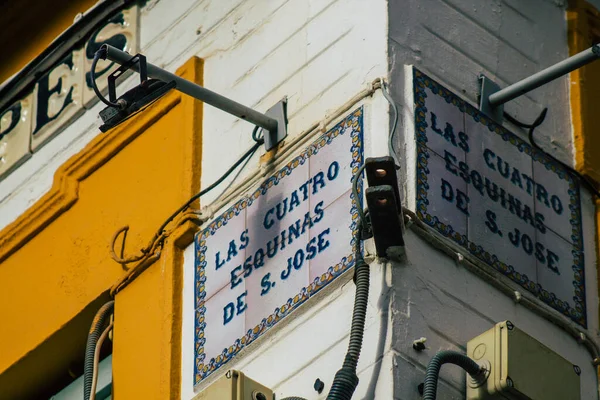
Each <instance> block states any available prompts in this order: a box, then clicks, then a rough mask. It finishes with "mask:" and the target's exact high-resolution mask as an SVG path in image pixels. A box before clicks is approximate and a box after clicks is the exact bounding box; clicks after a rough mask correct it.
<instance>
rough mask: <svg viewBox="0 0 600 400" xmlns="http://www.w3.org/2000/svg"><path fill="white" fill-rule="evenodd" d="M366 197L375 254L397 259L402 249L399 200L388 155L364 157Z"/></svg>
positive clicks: (396, 181)
mask: <svg viewBox="0 0 600 400" xmlns="http://www.w3.org/2000/svg"><path fill="white" fill-rule="evenodd" d="M365 170H366V172H367V181H368V183H369V187H368V188H367V190H366V191H365V192H366V197H367V205H368V207H369V216H370V219H371V229H372V231H373V236H374V238H375V247H376V249H377V255H378V256H379V257H385V258H390V259H395V260H397V259H399V258H400V256H401V255H402V253H403V249H404V239H403V237H402V234H403V222H402V203H401V199H400V191H399V189H398V178H397V175H396V165H395V163H394V159H393V158H392V157H389V156H388V157H375V158H367V160H366V162H365Z"/></svg>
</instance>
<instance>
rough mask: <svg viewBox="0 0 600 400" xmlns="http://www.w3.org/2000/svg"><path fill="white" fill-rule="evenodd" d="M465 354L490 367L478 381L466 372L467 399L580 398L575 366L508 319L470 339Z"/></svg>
mask: <svg viewBox="0 0 600 400" xmlns="http://www.w3.org/2000/svg"><path fill="white" fill-rule="evenodd" d="M467 355H468V356H469V357H471V358H473V359H474V360H475V361H477V362H478V363H480V364H484V365H486V367H487V368H489V370H490V375H489V378H488V379H487V380H486V381H485V382H483V383H481V384H478V383H477V382H475V381H474V380H473V379H472V378H470V377H469V375H468V374H467V400H500V399H508V400H581V392H580V382H579V380H580V379H579V373H580V370H579V367H577V366H574V365H573V364H571V363H570V362H569V361H567V360H565V359H564V358H562V357H561V356H559V355H558V354H556V353H555V352H554V351H552V350H550V349H549V348H548V347H546V346H544V345H543V344H541V343H540V342H539V341H537V340H536V339H534V338H532V337H531V336H529V335H528V334H527V333H525V332H523V331H522V330H520V329H519V328H517V327H516V326H514V325H513V324H512V323H511V322H510V321H504V322H500V323H498V324H496V325H495V326H494V327H493V328H492V329H490V330H489V331H487V332H485V333H483V334H481V335H479V336H477V337H476V338H474V339H472V340H470V341H469V342H468V343H467Z"/></svg>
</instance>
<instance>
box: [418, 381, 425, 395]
mask: <svg viewBox="0 0 600 400" xmlns="http://www.w3.org/2000/svg"><path fill="white" fill-rule="evenodd" d="M417 390H418V391H419V394H420V395H421V396H423V393H424V391H425V384H424V383H422V382H421V383H419V386H417Z"/></svg>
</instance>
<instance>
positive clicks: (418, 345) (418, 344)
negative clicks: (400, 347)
mask: <svg viewBox="0 0 600 400" xmlns="http://www.w3.org/2000/svg"><path fill="white" fill-rule="evenodd" d="M426 341H427V338H424V337H422V338H419V339H417V340H415V341H414V342H413V349H415V350H416V351H423V350H425V348H426V347H425V342H426Z"/></svg>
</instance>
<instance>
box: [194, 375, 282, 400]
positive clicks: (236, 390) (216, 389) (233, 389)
mask: <svg viewBox="0 0 600 400" xmlns="http://www.w3.org/2000/svg"><path fill="white" fill-rule="evenodd" d="M213 399H219V400H274V399H275V396H274V395H273V391H272V390H271V389H269V388H267V387H266V386H263V385H261V384H260V383H258V382H255V381H253V380H252V379H250V378H248V377H247V376H246V375H244V373H243V372H241V371H237V370H235V369H231V370H229V371H227V372H226V373H225V375H223V376H222V377H221V378H219V379H217V380H216V381H215V382H213V383H212V384H211V385H210V386H208V387H207V388H206V389H204V390H203V391H202V392H200V393H199V394H198V395H197V396H196V397H194V400H213Z"/></svg>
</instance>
